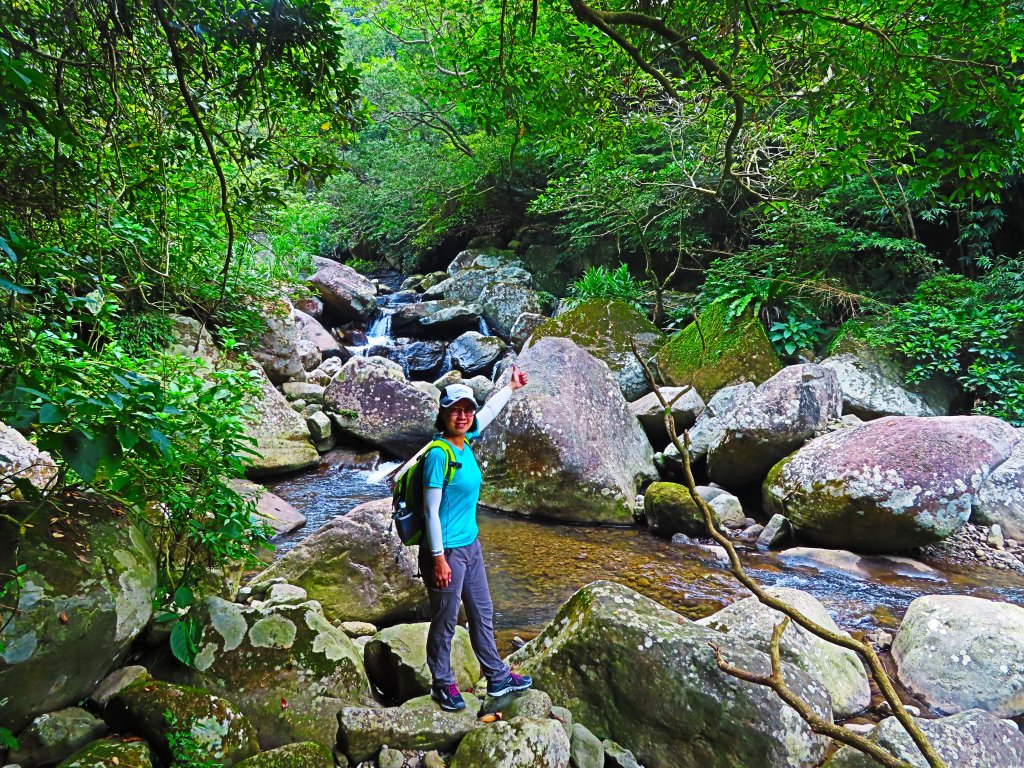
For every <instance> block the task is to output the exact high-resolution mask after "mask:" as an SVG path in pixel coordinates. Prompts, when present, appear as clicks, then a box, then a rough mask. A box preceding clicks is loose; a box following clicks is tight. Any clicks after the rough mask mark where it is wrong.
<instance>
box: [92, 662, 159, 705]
mask: <svg viewBox="0 0 1024 768" xmlns="http://www.w3.org/2000/svg"><path fill="white" fill-rule="evenodd" d="M149 679H150V676H149V672H148V671H147V670H146V668H145V667H140V666H137V665H135V666H130V667H122V668H121V669H115V670H114V671H113V672H111V673H110V674H109V675H107V676H106V677H105V678H103V682H101V683H100V684H99V685H98V686H96V690H95V691H93V692H92V695H90V696H89V703H90V704H91V705H92V706H94V707H96V708H97V709H103V707H105V706H107V702H108V701H110V699H111V697H112V696H113V695H114V694H115V693H117V692H118V691H120V690H122V689H124V688H127V687H128V686H129V685H131V684H132V683H135V682H138V681H139V680H149Z"/></svg>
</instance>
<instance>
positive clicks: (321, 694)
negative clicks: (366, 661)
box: [175, 584, 370, 749]
mask: <svg viewBox="0 0 1024 768" xmlns="http://www.w3.org/2000/svg"><path fill="white" fill-rule="evenodd" d="M294 590H295V587H293V586H292V585H284V584H279V585H275V586H274V587H272V588H271V591H270V596H269V599H268V600H267V601H266V602H263V603H254V604H253V605H251V606H242V605H239V604H238V603H232V602H228V601H226V600H221V599H220V598H217V597H209V598H207V599H206V600H205V601H204V602H203V605H202V614H201V617H200V618H201V624H200V625H201V626H202V628H203V631H202V636H201V637H200V639H199V642H198V643H197V646H198V648H199V653H197V654H196V658H195V662H194V665H193V666H192V667H189V668H183V669H180V670H179V671H178V672H176V673H175V674H176V676H177V677H178V679H179V680H180V681H182V682H185V683H188V684H189V685H193V686H197V687H200V688H203V689H205V690H207V691H210V692H211V693H214V694H216V695H218V696H223V697H230V700H231V702H232V704H233V705H234V706H235V707H236V708H237V709H238V710H239V711H240V712H243V713H244V714H245V715H246V716H247V717H248V718H249V720H250V721H251V722H252V724H253V725H254V726H255V727H256V730H257V732H258V734H259V741H260V744H261V745H262V746H263V747H264V748H268V749H269V748H273V747H278V746H281V745H283V744H290V743H293V742H299V741H315V742H317V743H318V744H322V745H324V746H326V747H330V746H332V745H333V744H334V737H335V732H336V729H337V723H336V721H335V715H336V713H337V711H338V710H339V709H340V708H341V707H342V706H343V705H344V704H346V703H354V702H359V701H362V700H368V699H369V697H370V685H369V681H368V680H367V678H366V672H365V671H364V669H363V660H362V653H361V652H360V651H359V649H358V648H356V646H355V644H354V643H353V642H352V640H351V639H349V637H348V636H347V635H346V634H345V633H344V632H342V631H341V630H340V629H337V628H336V627H333V626H332V625H331V623H330V622H329V621H328V620H327V618H326V617H325V616H324V614H323V610H322V609H321V607H320V604H319V603H317V602H315V601H312V600H309V601H306V602H300V603H294V602H292V600H293V599H294V598H295V597H297V596H298V595H297V594H296V593H295V591H294ZM282 702H284V703H283V704H282Z"/></svg>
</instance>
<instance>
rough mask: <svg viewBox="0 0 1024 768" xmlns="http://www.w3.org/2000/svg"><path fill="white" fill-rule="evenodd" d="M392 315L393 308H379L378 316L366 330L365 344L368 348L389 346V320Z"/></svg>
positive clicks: (393, 312) (390, 339)
mask: <svg viewBox="0 0 1024 768" xmlns="http://www.w3.org/2000/svg"><path fill="white" fill-rule="evenodd" d="M394 314H395V308H394V307H393V306H392V307H389V306H383V307H381V308H380V316H379V317H377V319H375V320H374V321H373V322H372V323H370V327H369V328H367V329H366V343H367V345H368V346H371V347H372V346H374V345H381V346H390V343H391V341H392V338H391V318H392V316H393V315H394Z"/></svg>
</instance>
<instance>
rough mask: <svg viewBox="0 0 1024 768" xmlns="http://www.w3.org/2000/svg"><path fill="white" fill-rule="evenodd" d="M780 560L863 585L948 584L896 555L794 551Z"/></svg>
mask: <svg viewBox="0 0 1024 768" xmlns="http://www.w3.org/2000/svg"><path fill="white" fill-rule="evenodd" d="M779 557H780V558H781V559H782V560H784V561H786V562H788V563H795V564H799V565H809V566H811V567H812V568H817V569H818V570H822V569H827V570H836V571H843V572H844V573H847V574H849V575H850V576H855V577H856V578H858V579H861V580H863V581H878V580H880V579H886V578H890V579H891V578H903V579H926V580H928V581H943V580H944V579H943V576H942V574H941V573H940V572H939V571H937V570H935V569H934V568H930V567H929V566H927V565H925V564H924V563H920V562H918V561H917V560H913V559H911V558H909V557H898V556H895V555H872V556H865V555H858V554H856V553H854V552H850V551H848V550H845V549H818V548H815V547H790V548H789V549H786V550H784V551H782V552H780V553H779Z"/></svg>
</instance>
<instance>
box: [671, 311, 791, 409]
mask: <svg viewBox="0 0 1024 768" xmlns="http://www.w3.org/2000/svg"><path fill="white" fill-rule="evenodd" d="M727 315H728V306H727V305H726V304H725V303H724V302H715V303H714V304H712V305H711V306H709V307H708V308H707V309H705V310H704V312H702V313H701V315H700V317H699V318H698V320H697V322H695V323H691V324H690V325H688V326H686V327H685V328H684V329H683V330H681V331H680V332H679V333H677V334H676V335H675V336H673V337H672V338H671V339H669V341H668V343H667V344H665V346H664V347H662V348H661V350H660V351H659V352H658V353H657V355H656V356H655V358H654V361H655V364H656V366H657V368H658V371H659V372H660V374H661V377H662V379H663V381H664V383H665V384H667V385H669V386H673V387H681V386H685V385H687V384H689V385H691V386H693V388H694V389H696V390H697V391H698V392H700V394H701V396H702V397H704V398H705V399H706V398H709V397H711V396H712V395H713V394H714V393H715V392H717V391H718V390H720V389H722V387H727V386H729V385H731V384H740V383H742V382H745V381H750V382H753V383H754V384H760V383H761V382H763V381H766V380H768V379H770V378H771V377H772V376H774V375H775V374H776V373H778V372H779V371H780V370H782V363H781V362H780V361H779V356H778V355H777V354H776V352H775V348H774V347H773V346H772V343H771V341H769V339H768V335H767V334H766V333H765V332H764V327H763V326H762V325H761V321H760V320H759V319H758V318H757V316H756V315H755V314H754V313H752V312H750V311H747V312H744V313H743V315H741V316H740V317H738V318H735V319H734V320H733V321H732V322H726V317H727Z"/></svg>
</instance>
